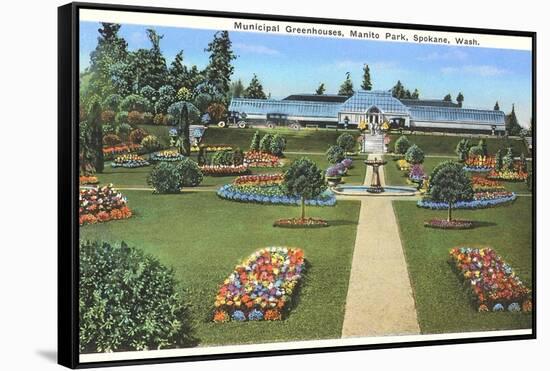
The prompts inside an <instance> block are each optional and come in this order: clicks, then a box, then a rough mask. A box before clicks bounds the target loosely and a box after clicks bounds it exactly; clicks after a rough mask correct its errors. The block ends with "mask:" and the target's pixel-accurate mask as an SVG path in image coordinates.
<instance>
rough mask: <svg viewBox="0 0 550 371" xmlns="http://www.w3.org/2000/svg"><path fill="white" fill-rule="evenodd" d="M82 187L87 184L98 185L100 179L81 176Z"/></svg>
mask: <svg viewBox="0 0 550 371" xmlns="http://www.w3.org/2000/svg"><path fill="white" fill-rule="evenodd" d="M79 183H80V185H87V184H98V183H99V179H97V177H95V176H85V175H81V176H80V178H79Z"/></svg>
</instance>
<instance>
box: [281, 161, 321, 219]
mask: <svg viewBox="0 0 550 371" xmlns="http://www.w3.org/2000/svg"><path fill="white" fill-rule="evenodd" d="M283 187H284V190H285V192H286V194H288V195H290V196H298V197H300V200H301V205H302V212H301V219H302V220H304V219H305V217H306V207H305V201H306V199H312V198H315V197H318V196H319V195H320V194H321V193H323V192H324V191H325V190H326V188H327V186H326V184H325V178H324V176H323V171H322V170H321V169H319V167H317V164H315V162H313V161H311V160H310V159H308V158H306V157H302V158H299V159H297V160H295V161H294V162H292V164H291V165H290V167H289V168H288V170H287V171H286V172H285V174H284V181H283Z"/></svg>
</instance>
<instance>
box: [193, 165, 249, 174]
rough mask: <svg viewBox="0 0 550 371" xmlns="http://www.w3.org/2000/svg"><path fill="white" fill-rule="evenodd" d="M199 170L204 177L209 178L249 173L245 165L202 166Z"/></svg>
mask: <svg viewBox="0 0 550 371" xmlns="http://www.w3.org/2000/svg"><path fill="white" fill-rule="evenodd" d="M200 168H201V171H202V173H203V174H204V175H210V176H228V175H241V174H246V173H248V171H249V170H248V166H246V165H238V166H235V165H203V166H201V167H200Z"/></svg>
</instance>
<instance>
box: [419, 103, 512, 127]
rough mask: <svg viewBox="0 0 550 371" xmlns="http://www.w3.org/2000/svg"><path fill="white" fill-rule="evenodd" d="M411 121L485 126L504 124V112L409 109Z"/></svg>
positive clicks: (420, 107) (447, 108)
mask: <svg viewBox="0 0 550 371" xmlns="http://www.w3.org/2000/svg"><path fill="white" fill-rule="evenodd" d="M409 111H410V113H411V119H412V120H416V121H449V122H475V123H482V124H483V123H486V124H497V125H503V124H504V112H502V111H494V110H477V109H469V108H452V107H427V106H411V107H409Z"/></svg>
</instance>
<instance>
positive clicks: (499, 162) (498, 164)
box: [495, 149, 504, 172]
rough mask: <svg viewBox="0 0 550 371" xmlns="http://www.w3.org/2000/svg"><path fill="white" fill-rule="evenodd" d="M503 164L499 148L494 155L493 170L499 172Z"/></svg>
mask: <svg viewBox="0 0 550 371" xmlns="http://www.w3.org/2000/svg"><path fill="white" fill-rule="evenodd" d="M503 166H504V158H503V154H502V150H500V149H499V150H498V151H497V153H496V155H495V170H496V171H497V172H501V171H502V167H503Z"/></svg>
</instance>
